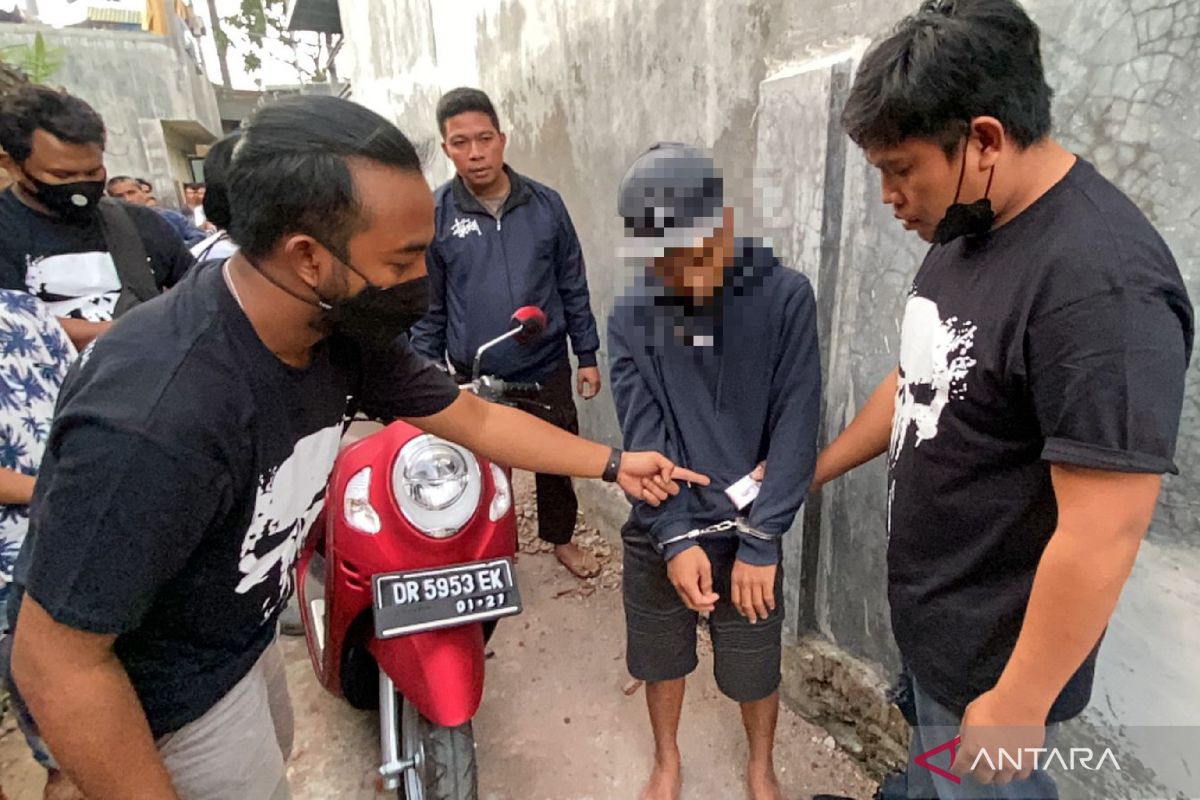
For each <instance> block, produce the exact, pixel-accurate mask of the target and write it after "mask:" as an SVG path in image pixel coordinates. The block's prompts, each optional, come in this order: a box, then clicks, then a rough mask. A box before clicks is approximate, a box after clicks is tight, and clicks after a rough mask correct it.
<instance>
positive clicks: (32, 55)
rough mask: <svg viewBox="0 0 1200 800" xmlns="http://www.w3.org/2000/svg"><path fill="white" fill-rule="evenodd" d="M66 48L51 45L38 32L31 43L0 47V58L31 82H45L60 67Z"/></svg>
mask: <svg viewBox="0 0 1200 800" xmlns="http://www.w3.org/2000/svg"><path fill="white" fill-rule="evenodd" d="M66 52H67V51H66V48H63V47H51V46H49V45H47V44H46V40H45V39H44V38H42V35H41V34H40V33H38V34H34V37H33V42H32V43H31V44H15V45H10V46H8V47H5V48H0V59H3V61H4V63H6V64H8V65H10V66H13V67H16V68H17V69H19V70H21V71H22V72H24V73H25V76H26V77H28V78H29V80H30V82H31V83H45V82H46V81H48V80H50V79H51V78H53V77H54V74H55V73H56V72H58V71H59V70H60V69H62V65H63V61H64V59H65V57H66Z"/></svg>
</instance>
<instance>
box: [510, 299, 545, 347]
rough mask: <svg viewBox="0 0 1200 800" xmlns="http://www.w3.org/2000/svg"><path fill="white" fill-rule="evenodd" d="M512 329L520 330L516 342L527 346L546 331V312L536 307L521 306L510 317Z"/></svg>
mask: <svg viewBox="0 0 1200 800" xmlns="http://www.w3.org/2000/svg"><path fill="white" fill-rule="evenodd" d="M512 327H514V328H520V329H521V332H520V333H518V334H517V336H516V339H517V342H519V343H520V344H529V343H530V342H532V341H534V340H536V339H537V338H538V337H539V336H541V335H542V333H543V332H544V331H545V330H546V312H545V311H542V310H541V309H540V308H538V307H537V306H522V307H521V308H518V309H517V310H516V312H515V313H514V314H513V315H512Z"/></svg>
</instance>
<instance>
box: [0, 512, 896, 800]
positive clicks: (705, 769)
mask: <svg viewBox="0 0 1200 800" xmlns="http://www.w3.org/2000/svg"><path fill="white" fill-rule="evenodd" d="M522 495H525V496H526V497H527V495H526V493H525V492H522ZM520 509H521V513H522V515H523V519H522V552H521V554H520V557H519V561H518V569H517V573H518V577H519V580H520V587H521V595H522V598H523V600H524V604H525V611H524V613H523V614H521V615H520V616H518V617H515V618H511V619H508V620H505V621H503V622H501V624H500V626H499V628H498V630H497V632H496V635H495V637H494V638H493V639H492V642H491V645H490V647H491V650H492V652H493V655H491V656H490V658H489V661H488V674H487V685H486V688H485V693H484V699H483V705H482V707H481V709H480V711H479V713H478V715H477V716H476V718H475V723H474V724H475V736H476V741H477V743H478V758H479V770H480V797H481V798H484V800H608V799H610V798H611V799H612V800H617V799H618V798H620V799H621V800H626V799H627V798H636V797H637V792H638V789H639V788H640V786H641V784H642V781H643V780H644V778H645V776H646V775H647V774H648V773H649V770H650V765H651V754H652V740H651V736H650V730H649V724H648V721H647V718H646V709H645V700H644V695H643V692H642V691H641V689H640V688H636V689H635V687H634V686H632V685H631V683H630V680H629V676H628V674H627V673H626V671H625V662H624V620H623V617H622V612H621V595H620V588H619V587H620V563H619V553H613V552H612V550H611V548H610V546H609V544H608V543H607V542H606V541H605V540H604V539H603V538H602V537H600V536H599V535H598V534H596V533H595V532H594V531H590V530H587V529H584V528H582V526H581V532H580V534H579V538H578V539H577V540H579V539H581V540H582V541H583V542H584V543H585V545H586V546H588V547H589V548H591V549H593V550H594V551H595V552H596V553H597V555H598V556H599V557H600V558H601V560H602V561H603V562H604V564H605V567H604V571H603V573H602V574H601V575H600V576H599V578H597V579H592V580H589V581H580V580H577V579H575V578H573V577H572V576H570V575H569V574H568V573H567V572H566V571H565V570H564V569H562V568H561V567H560V566H559V565H558V562H557V561H556V560H555V559H554V557H553V555H552V554H550V553H548V552H545V551H546V550H547V548H545V547H543V546H541V544H540V543H539V542H538V541H537V540H536V539H534V538H533V536H532V524H531V522H532V521H531V520H530V519H529V518H528V517H529V516H531V515H530V513H529V511H528V500H527V499H526V500H525V501H524V502H523V504H522V505H521V506H520ZM283 644H284V652H285V654H286V656H287V661H288V683H289V686H290V688H291V692H292V700H293V703H294V705H295V710H296V741H295V748H294V751H293V756H292V760H291V763H290V765H289V777H290V781H291V785H292V792H293V797H294V798H295V800H329V799H330V798H345V799H346V800H373V799H374V798H376V797H377V796H380V795H377V793H376V789H375V786H376V781H375V770H376V768H377V766H378V763H379V761H378V758H379V756H378V747H379V745H378V728H377V725H378V723H377V717H376V716H375V715H374V714H372V713H370V712H360V711H354V710H353V709H351V708H350V707H349V706H348V705H346V704H345V703H344V702H342V701H340V700H338V699H336V698H334V697H332V696H330V695H329V694H327V693H325V691H324V690H323V689H322V688H321V687H320V686H319V685H318V683H317V682H316V679H315V678H314V677H313V674H312V669H311V667H310V665H309V660H308V655H307V653H306V651H305V647H304V642H303V640H301V639H291V638H288V639H285V640H284V643H283ZM700 649H701V653H702V657H701V664H700V668H699V670H698V671H697V672H696V674H695V675H694V676H693V678H692V680H690V681H689V685H688V695H687V700H686V704H685V707H684V712H683V724H682V731H681V734H680V739H681V742H680V744H681V749H682V751H683V757H684V792H683V796H684V798H685V800H687V799H688V798H694V799H695V800H699V799H700V798H704V799H705V800H734V799H735V798H739V797H743V796H744V792H743V789H742V773H741V765H742V762H743V761H744V759H745V755H746V747H745V742H744V737H743V734H742V731H741V720H740V717H739V715H738V712H737V708H736V706H735V705H734V704H733V703H731V702H730V701H728V700H727V699H725V698H724V697H723V696H721V695H720V693H719V692H718V691H717V688H716V684H715V682H714V680H713V677H712V656H711V650H710V648H709V647H708V646H707V641H706V640H705V638H704V637H701V645H700ZM626 690H630V691H631V693H630V694H627V693H626ZM10 722H11V721H6V726H5V727H4V728H2V729H0V785H2V786H3V787H4V790H5V791H6V792H7V793H8V798H9V800H38V798H40V791H39V788H40V784H39V780H40V776H39V775H38V770H37V767H36V766H35V765H34V764H33V763H32V761H31V759H30V758H29V757H28V755H27V753H26V752H25V748H24V743H23V742H22V741H21V738H20V735H19V734H18V733H16V732H11V731H10V728H9V723H10ZM776 763H777V764H778V767H779V770H780V779H781V781H782V784H783V789H784V795H785V796H786V797H787V798H789V800H807V798H810V797H812V796H813V795H814V794H821V793H828V794H833V795H845V796H849V797H853V798H869V797H870V796H871V794H872V793H873V792H874V790H875V787H874V785H873V784H872V783H871V782H870V781H869V780H868V779H866V778H865V777H864V776H863V775H862V774H861V772H860V771H859V770H858V768H857V767H856V766H855V765H854V763H853V762H852V761H851V760H850V758H849V757H848V756H846V755H845V754H844V753H842V752H841V751H838V750H836V749H834V748H833V744H832V739H826V734H825V732H824V731H823V730H821V729H820V728H817V727H815V726H813V725H810V724H809V723H807V722H805V721H804V720H802V719H800V718H799V717H798V716H797V715H795V714H794V713H792V712H791V711H789V710H787V709H784V710H783V713H782V715H781V717H780V723H779V734H778V743H777V745H776Z"/></svg>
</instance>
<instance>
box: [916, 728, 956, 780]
mask: <svg viewBox="0 0 1200 800" xmlns="http://www.w3.org/2000/svg"><path fill="white" fill-rule="evenodd" d="M961 743H962V737H961V736H955V737H954V738H953V739H951V740H950V741H948V742H946V743H944V744H939V745H938V746H937V747H935V748H933V749H932V750H927V751H926V752H924V753H921V755H919V756H917V757H916V758H914V759H913V761H915V762H916V763H917V765H918V766H922V767H924V768H925V769H927V770H929V771H930V772H932V773H933V774H934V775H941V776H942V777H943V778H945V779H946V780H948V781H950V782H951V783H962V778H960V777H958V776H957V775H955V774H954V773H953V772H948V771H946V770H944V769H942V768H941V767H939V766H937V765H935V764H930V763H929V759H931V758H933V757H934V756H936V755H937V754H938V753H940V752H942V751H943V750H949V751H950V766H954V755H955V753H956V752H957V751H958V746H959V744H961Z"/></svg>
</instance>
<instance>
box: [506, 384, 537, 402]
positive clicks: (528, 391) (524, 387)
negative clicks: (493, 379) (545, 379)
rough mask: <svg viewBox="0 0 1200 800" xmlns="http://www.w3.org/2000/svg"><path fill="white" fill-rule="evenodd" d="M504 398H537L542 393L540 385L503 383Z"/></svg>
mask: <svg viewBox="0 0 1200 800" xmlns="http://www.w3.org/2000/svg"><path fill="white" fill-rule="evenodd" d="M503 391H504V395H505V397H527V398H528V397H537V396H538V395H539V394H540V393H541V391H542V385H541V384H540V383H522V382H518V381H513V382H505V384H504V389H503Z"/></svg>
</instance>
